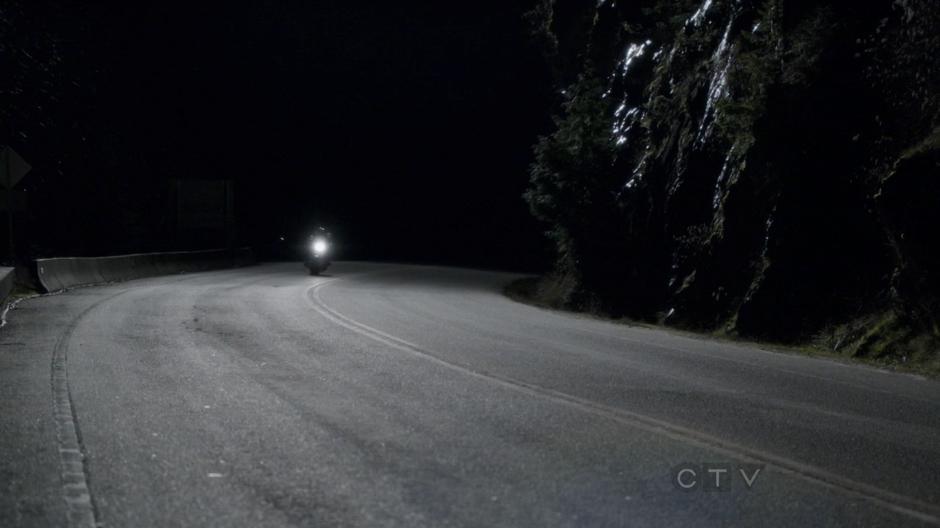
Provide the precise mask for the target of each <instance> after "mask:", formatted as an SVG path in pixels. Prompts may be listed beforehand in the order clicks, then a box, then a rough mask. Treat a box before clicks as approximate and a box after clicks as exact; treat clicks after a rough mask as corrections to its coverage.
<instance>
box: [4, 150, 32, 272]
mask: <svg viewBox="0 0 940 528" xmlns="http://www.w3.org/2000/svg"><path fill="white" fill-rule="evenodd" d="M32 168H33V167H32V166H30V164H29V163H26V160H24V159H23V158H21V157H20V155H19V154H17V153H16V151H15V150H13V149H12V148H10V147H9V145H8V146H6V147H3V150H0V185H2V186H3V187H5V188H6V189H7V236H8V237H9V240H8V241H7V243H8V244H9V252H10V253H9V255H7V257H8V258H9V259H10V264H11V265H14V266H15V265H16V248H15V247H14V246H15V244H14V243H13V217H14V216H16V214H15V212H16V208H15V204H14V203H13V187H15V186H16V184H17V183H19V182H20V180H22V179H23V176H26V173H28V172H29V171H30V169H32Z"/></svg>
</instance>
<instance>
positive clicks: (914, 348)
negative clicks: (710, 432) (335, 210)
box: [503, 277, 940, 379]
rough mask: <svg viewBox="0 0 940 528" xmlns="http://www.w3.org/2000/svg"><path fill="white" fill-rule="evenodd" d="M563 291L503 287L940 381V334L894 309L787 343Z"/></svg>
mask: <svg viewBox="0 0 940 528" xmlns="http://www.w3.org/2000/svg"><path fill="white" fill-rule="evenodd" d="M564 291H565V288H564V285H561V284H559V283H558V281H556V280H554V279H553V278H552V277H524V278H521V279H517V280H515V281H512V282H510V283H509V284H507V285H506V286H505V288H504V289H503V293H504V294H505V295H506V296H507V297H509V298H510V299H513V300H515V301H517V302H521V303H525V304H529V305H533V306H537V307H540V308H545V309H552V310H563V311H567V312H571V313H577V314H580V315H584V316H588V317H593V318H597V319H602V320H606V321H609V322H613V323H617V324H626V325H630V326H640V327H646V328H660V329H663V330H668V331H670V332H675V333H678V334H681V335H686V336H694V337H700V338H706V339H714V340H719V341H726V342H733V343H738V344H751V345H756V346H758V347H760V348H762V349H765V350H772V351H774V352H782V353H790V354H801V355H807V356H815V357H823V358H827V359H832V360H837V361H845V362H855V363H862V364H865V365H869V366H872V367H875V368H881V369H887V370H893V371H899V372H905V373H911V374H918V375H922V376H927V377H931V378H935V379H940V336H938V335H936V333H935V332H931V331H929V330H923V331H919V330H917V326H916V325H913V324H911V322H910V321H907V320H906V318H905V317H903V316H902V315H900V314H898V313H896V312H894V311H886V312H882V313H876V314H871V315H869V316H866V317H861V318H858V319H856V320H853V321H851V322H849V323H846V324H841V325H833V326H831V327H829V328H826V329H825V330H823V331H822V332H820V333H819V334H818V335H816V336H815V337H813V338H811V339H807V340H805V341H804V342H802V343H800V344H796V345H787V344H782V343H776V342H767V341H759V340H754V339H751V338H747V337H742V336H739V335H736V334H734V333H729V332H726V331H713V332H705V333H703V332H694V331H690V330H687V329H683V328H677V327H672V326H666V325H657V324H652V323H647V322H641V321H634V320H631V319H626V318H611V317H608V316H605V315H604V314H603V313H599V312H596V311H580V310H572V309H570V308H568V307H567V306H566V304H565V302H564V295H563V293H562V292H564Z"/></svg>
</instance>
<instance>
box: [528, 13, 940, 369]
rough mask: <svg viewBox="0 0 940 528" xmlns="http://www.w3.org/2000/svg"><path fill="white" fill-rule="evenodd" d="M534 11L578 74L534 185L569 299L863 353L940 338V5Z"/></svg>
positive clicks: (561, 67)
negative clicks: (825, 341) (875, 330)
mask: <svg viewBox="0 0 940 528" xmlns="http://www.w3.org/2000/svg"><path fill="white" fill-rule="evenodd" d="M531 18H532V22H533V25H534V27H535V28H536V31H537V35H538V37H539V39H540V40H541V41H542V43H543V44H544V46H545V48H546V50H547V52H548V55H549V57H550V60H551V63H552V65H553V68H554V70H555V73H556V76H557V79H558V82H559V86H560V87H561V88H562V90H560V94H561V95H560V97H561V104H560V110H559V115H558V117H557V119H556V122H557V130H556V131H555V132H554V133H553V134H552V135H551V136H548V137H545V138H542V139H541V140H540V142H539V143H538V145H537V146H536V158H537V161H536V162H535V164H534V165H533V167H532V177H531V186H530V190H529V192H528V194H527V198H528V200H529V202H530V204H531V206H532V209H533V212H534V213H535V214H536V215H537V216H538V217H539V218H541V219H542V220H544V221H545V222H546V223H547V225H548V226H549V234H550V236H551V237H552V238H553V240H554V241H555V242H556V244H557V249H558V277H559V278H561V279H562V280H560V281H559V283H560V284H562V285H563V287H561V289H560V290H559V291H560V296H559V302H562V303H565V304H568V305H574V306H577V307H581V308H584V307H598V308H602V309H604V310H606V311H608V312H611V313H614V314H624V315H629V316H632V317H639V318H643V319H648V320H661V321H664V322H666V323H667V324H675V325H680V326H684V327H692V328H697V329H704V330H719V331H728V332H732V333H737V334H741V335H747V336H758V337H763V338H770V339H774V340H781V341H798V340H805V339H807V338H810V337H813V336H820V335H829V336H830V337H831V338H832V339H834V340H835V341H841V342H838V343H832V345H833V346H834V347H836V348H838V347H840V346H848V345H849V343H851V346H852V347H854V349H853V351H854V353H860V354H861V353H867V354H882V353H890V351H886V350H883V348H884V347H886V346H887V347H888V348H891V346H893V345H890V344H889V345H885V339H888V341H892V340H893V341H897V340H898V339H900V337H899V335H900V334H904V336H905V337H904V339H907V340H909V339H910V338H911V336H913V335H915V334H916V335H925V334H926V335H933V336H934V337H936V336H937V335H938V332H937V323H936V316H937V315H938V314H940V310H938V308H940V304H938V303H937V301H936V299H937V298H940V288H938V275H940V260H938V249H937V245H938V242H940V237H938V236H937V233H938V232H940V230H938V226H940V223H938V220H940V218H938V215H940V183H938V181H940V128H938V124H940V119H938V116H940V98H938V95H937V94H938V87H940V66H938V65H940V61H938V60H937V57H940V38H938V36H937V35H938V34H940V10H938V9H936V5H935V3H934V2H932V0H897V1H894V2H891V1H882V2H856V1H833V0H830V1H824V2H817V1H809V0H695V1H665V0H660V1H651V0H648V1H639V2H633V1H629V2H628V1H625V0H601V1H599V2H583V1H581V0H554V1H552V0H546V1H543V2H542V3H540V4H539V6H538V7H537V8H536V9H535V10H533V12H532V13H531ZM859 321H866V323H865V324H860V323H859ZM872 325H875V326H878V325H881V326H882V327H883V328H881V330H879V332H880V336H878V337H877V338H875V337H873V336H872V335H870V334H871V328H870V327H871V326H872ZM888 327H890V328H888ZM887 334H891V335H892V336H893V337H891V338H886V337H885V335H887ZM866 339H867V342H866ZM879 340H880V342H881V344H880V345H878V347H874V342H875V341H879ZM866 343H867V344H866ZM895 344H897V343H895ZM865 347H867V348H865ZM873 347H874V348H877V350H874V348H873Z"/></svg>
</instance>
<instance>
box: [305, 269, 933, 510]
mask: <svg viewBox="0 0 940 528" xmlns="http://www.w3.org/2000/svg"><path fill="white" fill-rule="evenodd" d="M333 282H335V279H333V280H326V281H323V282H320V283H318V284H315V285H313V286H311V287H309V288H307V290H306V292H305V297H306V298H307V299H308V301H309V302H310V304H311V306H312V307H313V309H314V310H315V311H316V312H317V313H319V314H320V315H322V316H323V317H325V318H326V319H328V320H330V321H332V322H334V323H336V324H338V325H339V326H342V327H344V328H347V329H348V330H351V331H353V332H356V333H358V334H360V335H362V336H365V337H367V338H369V339H372V340H373V341H377V342H379V343H382V344H385V345H387V346H389V347H392V348H395V349H398V350H402V351H404V352H408V353H410V354H412V355H415V356H418V357H421V358H423V359H426V360H429V361H431V362H433V363H435V364H438V365H440V366H442V367H445V368H448V369H450V370H454V371H457V372H460V373H462V374H465V375H469V376H472V377H475V378H478V379H482V380H486V381H489V382H492V383H497V384H499V385H501V386H503V387H506V388H509V389H512V390H515V391H517V392H522V393H525V394H528V395H531V396H537V397H541V398H547V399H550V400H552V401H555V402H557V403H562V404H564V405H567V406H569V407H573V408H577V409H580V410H582V411H586V412H589V413H591V414H594V415H597V416H601V417H604V418H607V419H611V420H613V421H616V422H619V423H623V424H625V425H628V426H632V427H637V428H639V429H642V430H645V431H647V432H651V433H654V434H661V435H665V436H668V437H669V438H672V439H674V440H677V441H680V442H682V443H686V444H693V445H696V446H698V447H703V448H706V449H709V450H712V451H717V452H720V453H722V454H724V455H726V456H729V457H731V458H736V459H738V460H742V461H746V462H756V463H761V464H765V465H768V466H771V467H773V468H775V469H776V470H778V471H780V472H781V473H785V474H788V475H791V476H794V477H796V478H799V479H801V480H804V481H809V482H811V483H813V484H816V485H821V486H823V487H826V488H829V489H832V490H835V491H838V492H841V493H844V494H847V495H849V496H852V497H855V498H859V499H863V500H866V501H868V502H871V503H874V504H876V505H878V506H881V507H883V508H886V509H888V510H891V511H894V512H896V513H899V514H902V515H905V516H907V517H911V518H914V519H917V520H919V521H921V522H925V523H929V524H933V525H937V526H940V508H937V507H936V506H934V505H931V504H928V503H925V502H923V501H921V500H918V499H915V498H911V497H907V496H904V495H900V494H898V493H894V492H891V491H888V490H884V489H881V488H878V487H875V486H872V485H870V484H865V483H863V482H858V481H855V480H852V479H850V478H846V477H843V476H840V475H837V474H835V473H832V472H830V471H827V470H825V469H822V468H819V467H816V466H812V465H809V464H805V463H802V462H799V461H796V460H791V459H788V458H786V457H783V456H779V455H775V454H772V453H768V452H765V451H762V450H758V449H753V448H750V447H746V446H743V445H739V444H736V443H734V442H730V441H727V440H723V439H720V438H718V437H714V436H712V435H709V434H707V433H703V432H700V431H697V430H694V429H690V428H687V427H684V426H681V425H677V424H673V423H670V422H667V421H664V420H661V419H658V418H655V417H652V416H647V415H644V414H641V413H637V412H633V411H628V410H625V409H619V408H615V407H610V406H607V405H603V404H600V403H597V402H593V401H590V400H587V399H584V398H580V397H577V396H573V395H570V394H566V393H563V392H560V391H556V390H554V389H549V388H545V387H541V386H538V385H534V384H530V383H526V382H524V381H520V380H516V379H513V378H509V377H504V376H500V375H497V374H492V373H489V372H481V371H477V370H473V369H472V368H470V367H467V366H464V365H460V364H457V363H452V362H450V361H448V360H445V359H442V358H441V357H440V356H438V355H437V354H434V353H433V352H431V351H428V350H427V349H425V348H422V347H420V346H418V345H416V344H414V343H411V342H408V341H406V340H404V339H401V338H398V337H395V336H393V335H391V334H388V333H386V332H383V331H381V330H378V329H376V328H373V327H371V326H369V325H366V324H364V323H361V322H359V321H356V320H354V319H352V318H350V317H349V316H346V315H343V314H342V313H340V312H338V311H336V310H334V309H333V308H330V307H329V306H328V305H327V304H326V303H325V302H324V301H323V300H322V299H321V298H320V291H321V290H322V289H323V287H324V286H326V285H328V284H331V283H333Z"/></svg>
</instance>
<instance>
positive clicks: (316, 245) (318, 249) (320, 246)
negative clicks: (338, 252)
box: [311, 238, 330, 255]
mask: <svg viewBox="0 0 940 528" xmlns="http://www.w3.org/2000/svg"><path fill="white" fill-rule="evenodd" d="M329 248H330V245H329V244H327V242H326V240H323V239H322V238H318V239H316V240H314V241H313V245H312V246H311V249H313V253H314V254H316V255H322V254H324V253H326V251H327V250H328V249H329Z"/></svg>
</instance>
